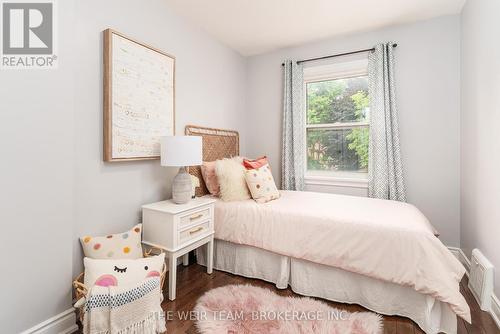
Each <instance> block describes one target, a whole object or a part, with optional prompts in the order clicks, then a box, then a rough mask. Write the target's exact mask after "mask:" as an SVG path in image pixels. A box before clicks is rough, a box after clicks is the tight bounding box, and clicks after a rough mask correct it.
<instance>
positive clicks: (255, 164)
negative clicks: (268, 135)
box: [243, 155, 268, 169]
mask: <svg viewBox="0 0 500 334" xmlns="http://www.w3.org/2000/svg"><path fill="white" fill-rule="evenodd" d="M266 164H268V162H267V157H266V156H265V155H264V156H262V157H260V158H257V159H254V160H249V159H243V166H245V168H246V169H257V168H260V167H262V166H264V165H266Z"/></svg>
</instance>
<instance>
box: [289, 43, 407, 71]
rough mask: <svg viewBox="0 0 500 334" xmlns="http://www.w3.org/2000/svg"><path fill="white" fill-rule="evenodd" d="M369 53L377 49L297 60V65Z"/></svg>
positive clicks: (393, 45) (394, 45) (395, 45)
mask: <svg viewBox="0 0 500 334" xmlns="http://www.w3.org/2000/svg"><path fill="white" fill-rule="evenodd" d="M397 46H398V44H396V43H394V44H392V47H394V48H395V47H397ZM369 51H375V48H371V49H364V50H357V51H351V52H344V53H338V54H336V55H330V56H323V57H317V58H309V59H303V60H297V64H301V63H307V62H309V61H316V60H322V59H328V58H335V57H342V56H348V55H353V54H356V53H362V52H369ZM281 66H285V63H282V64H281Z"/></svg>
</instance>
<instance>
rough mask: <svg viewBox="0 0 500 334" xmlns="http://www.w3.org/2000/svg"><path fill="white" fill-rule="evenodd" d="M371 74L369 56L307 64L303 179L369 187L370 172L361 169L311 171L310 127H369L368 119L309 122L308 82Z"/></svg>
mask: <svg viewBox="0 0 500 334" xmlns="http://www.w3.org/2000/svg"><path fill="white" fill-rule="evenodd" d="M359 76H368V59H367V58H363V59H357V60H349V61H343V62H336V63H332V64H327V65H320V66H311V67H305V68H304V80H303V81H304V83H303V85H304V86H303V89H304V102H303V103H304V111H305V113H306V115H305V122H304V148H303V149H304V152H305V154H304V180H305V184H306V185H329V186H342V187H354V188H367V187H368V173H360V172H349V171H341V172H333V171H328V172H321V171H317V172H311V171H309V170H308V168H307V130H308V129H352V128H369V127H370V124H369V121H368V120H367V121H365V122H351V123H340V122H336V123H323V124H309V125H308V124H307V84H308V83H313V82H321V81H328V80H339V79H348V78H355V77H359Z"/></svg>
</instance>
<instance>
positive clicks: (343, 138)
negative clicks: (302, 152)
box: [307, 77, 370, 171]
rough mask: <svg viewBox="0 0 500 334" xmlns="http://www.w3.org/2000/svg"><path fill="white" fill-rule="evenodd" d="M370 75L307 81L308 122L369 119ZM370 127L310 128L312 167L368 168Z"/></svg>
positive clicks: (352, 169) (347, 169) (322, 168)
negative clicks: (368, 80) (368, 76)
mask: <svg viewBox="0 0 500 334" xmlns="http://www.w3.org/2000/svg"><path fill="white" fill-rule="evenodd" d="M369 103H370V100H369V96H368V87H367V79H366V77H358V78H348V79H339V80H329V81H321V82H314V83H309V84H307V123H308V124H324V123H356V122H365V121H367V118H368V108H369ZM368 143H369V129H368V128H366V127H354V128H336V129H320V128H309V129H308V131H307V149H308V152H307V156H308V159H307V165H308V169H310V170H334V171H366V169H367V167H368Z"/></svg>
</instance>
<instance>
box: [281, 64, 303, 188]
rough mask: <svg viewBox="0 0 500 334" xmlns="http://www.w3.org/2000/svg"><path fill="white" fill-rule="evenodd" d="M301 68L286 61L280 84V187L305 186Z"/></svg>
mask: <svg viewBox="0 0 500 334" xmlns="http://www.w3.org/2000/svg"><path fill="white" fill-rule="evenodd" d="M303 78H304V71H303V68H302V65H299V64H297V62H296V61H294V60H286V61H285V66H284V83H283V88H284V91H283V130H282V131H283V134H282V147H281V148H282V150H281V188H282V189H285V190H303V189H304V168H305V166H304V162H305V156H304V155H305V138H304V137H305V136H304V126H305V110H304V80H303Z"/></svg>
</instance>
